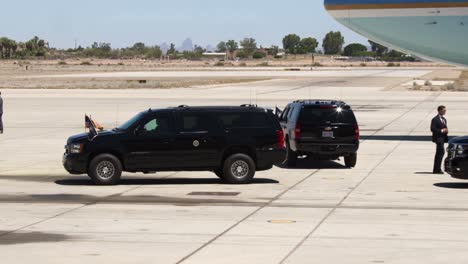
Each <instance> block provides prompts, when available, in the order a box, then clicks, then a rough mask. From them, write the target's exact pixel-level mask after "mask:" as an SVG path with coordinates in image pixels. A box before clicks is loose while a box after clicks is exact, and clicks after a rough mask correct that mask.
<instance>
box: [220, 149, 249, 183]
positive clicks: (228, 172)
mask: <svg viewBox="0 0 468 264" xmlns="http://www.w3.org/2000/svg"><path fill="white" fill-rule="evenodd" d="M254 176H255V162H254V161H253V160H252V158H251V157H249V156H248V155H246V154H234V155H231V156H229V157H228V158H227V159H226V160H225V161H224V167H223V178H222V179H223V180H225V181H227V182H229V183H231V184H247V183H250V182H252V179H253V177H254Z"/></svg>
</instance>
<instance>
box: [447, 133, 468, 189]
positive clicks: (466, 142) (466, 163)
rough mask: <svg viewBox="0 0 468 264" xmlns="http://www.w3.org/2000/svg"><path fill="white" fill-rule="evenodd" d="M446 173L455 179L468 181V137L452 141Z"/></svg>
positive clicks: (448, 150) (449, 147)
mask: <svg viewBox="0 0 468 264" xmlns="http://www.w3.org/2000/svg"><path fill="white" fill-rule="evenodd" d="M445 172H447V173H448V174H450V175H451V176H452V177H453V178H457V179H463V180H468V136H465V137H457V138H454V139H452V140H450V142H449V146H448V148H447V158H446V159H445Z"/></svg>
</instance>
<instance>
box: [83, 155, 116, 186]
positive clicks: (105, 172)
mask: <svg viewBox="0 0 468 264" xmlns="http://www.w3.org/2000/svg"><path fill="white" fill-rule="evenodd" d="M88 175H89V177H91V179H92V180H93V182H94V183H95V184H97V185H115V184H118V183H119V181H120V176H121V175H122V164H121V163H120V160H119V159H118V158H117V157H115V156H114V155H111V154H101V155H98V156H96V157H94V158H93V159H92V160H91V162H90V163H89V168H88Z"/></svg>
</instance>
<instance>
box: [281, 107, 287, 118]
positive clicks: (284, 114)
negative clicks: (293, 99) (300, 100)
mask: <svg viewBox="0 0 468 264" xmlns="http://www.w3.org/2000/svg"><path fill="white" fill-rule="evenodd" d="M288 112H289V106H288V107H286V109H284V111H283V113H281V117H280V118H281V120H284V118H285V117H287V116H288Z"/></svg>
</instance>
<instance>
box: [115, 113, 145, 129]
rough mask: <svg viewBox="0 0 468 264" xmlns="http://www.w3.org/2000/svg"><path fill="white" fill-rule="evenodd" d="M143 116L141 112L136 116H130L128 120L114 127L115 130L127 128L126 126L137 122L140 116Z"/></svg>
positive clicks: (128, 126)
mask: <svg viewBox="0 0 468 264" xmlns="http://www.w3.org/2000/svg"><path fill="white" fill-rule="evenodd" d="M142 116H143V113H139V114H137V115H136V116H134V117H132V118H131V119H130V120H128V121H127V122H125V123H123V124H122V125H120V126H118V127H116V129H117V130H127V129H128V128H130V127H131V126H132V125H133V124H135V122H137V121H138V120H140V118H141V117H142Z"/></svg>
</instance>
